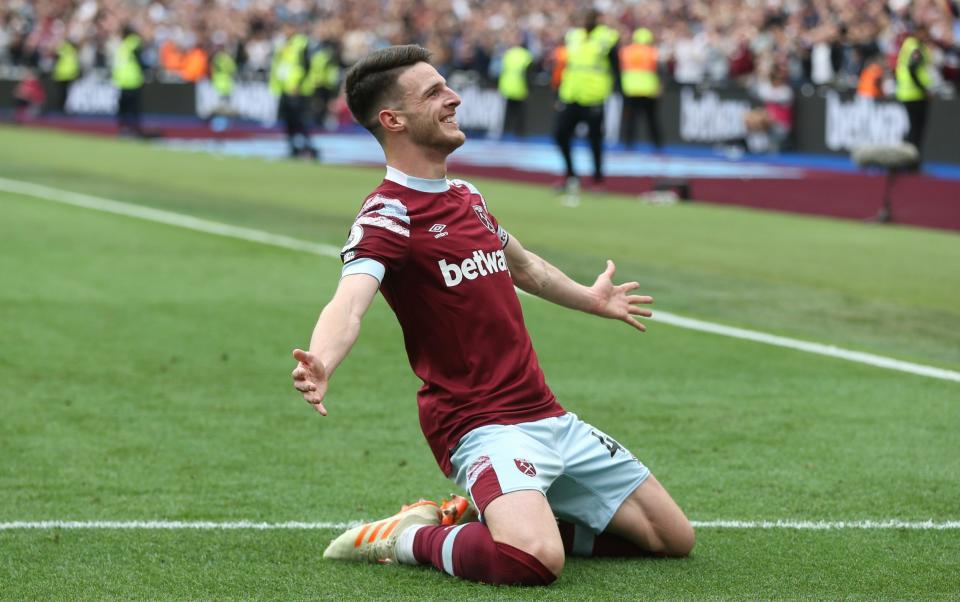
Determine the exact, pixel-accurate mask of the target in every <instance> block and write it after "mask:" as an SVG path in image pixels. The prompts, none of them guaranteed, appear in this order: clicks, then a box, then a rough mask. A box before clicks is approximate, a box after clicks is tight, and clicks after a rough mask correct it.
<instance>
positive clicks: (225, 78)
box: [210, 50, 237, 96]
mask: <svg viewBox="0 0 960 602" xmlns="http://www.w3.org/2000/svg"><path fill="white" fill-rule="evenodd" d="M212 63H213V64H212V65H211V69H210V83H212V84H213V89H214V90H216V91H217V94H219V95H220V96H230V93H231V92H233V76H234V75H236V73H237V63H236V62H235V61H234V60H233V57H232V56H230V55H229V54H228V53H226V52H224V51H223V50H221V51H220V52H218V53H216V54H215V55H213V61H212Z"/></svg>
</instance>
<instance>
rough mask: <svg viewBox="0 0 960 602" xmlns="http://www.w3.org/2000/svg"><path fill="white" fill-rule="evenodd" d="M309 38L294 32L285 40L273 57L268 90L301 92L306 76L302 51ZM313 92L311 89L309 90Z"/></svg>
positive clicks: (276, 92)
mask: <svg viewBox="0 0 960 602" xmlns="http://www.w3.org/2000/svg"><path fill="white" fill-rule="evenodd" d="M309 44H310V40H308V39H307V36H305V35H303V34H300V33H298V34H296V35H294V36H292V37H291V38H290V39H289V40H287V42H286V44H284V45H283V48H281V49H280V51H279V52H277V53H276V55H274V57H273V66H272V67H271V69H270V91H271V92H273V93H274V94H276V95H278V96H279V95H280V94H302V93H303V89H302V86H303V84H304V83H305V82H304V80H306V78H307V70H306V69H305V68H304V66H303V53H304V51H305V50H306V49H307V46H308V45H309ZM310 94H313V90H310Z"/></svg>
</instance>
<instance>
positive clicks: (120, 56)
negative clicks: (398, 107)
mask: <svg viewBox="0 0 960 602" xmlns="http://www.w3.org/2000/svg"><path fill="white" fill-rule="evenodd" d="M140 45H141V40H140V36H139V35H137V32H136V31H135V30H134V29H133V27H131V26H130V25H125V26H124V28H123V39H122V40H121V42H120V44H119V45H118V46H117V49H116V51H115V52H114V54H113V85H114V86H116V87H117V88H119V89H120V98H119V99H118V101H117V127H118V129H119V131H120V134H133V135H136V136H142V135H143V128H142V127H141V125H140V118H141V109H140V104H141V94H140V92H141V89H142V88H143V80H144V76H143V59H142V57H141V56H140Z"/></svg>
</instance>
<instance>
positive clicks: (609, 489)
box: [451, 412, 650, 533]
mask: <svg viewBox="0 0 960 602" xmlns="http://www.w3.org/2000/svg"><path fill="white" fill-rule="evenodd" d="M451 462H452V464H453V474H452V475H451V476H452V478H453V479H454V480H455V481H456V483H457V485H459V486H460V487H462V488H463V489H465V490H467V491H468V492H469V493H470V497H471V498H472V499H473V503H474V504H475V505H476V506H477V508H478V509H479V510H480V512H481V514H482V513H483V511H484V510H485V509H486V507H487V504H489V503H490V502H491V501H493V500H494V499H496V498H497V497H499V496H501V495H503V494H505V493H510V492H511V491H522V490H527V489H535V490H537V491H540V492H541V493H543V494H544V495H545V496H546V497H547V501H548V502H549V504H550V507H551V508H552V509H553V513H554V515H555V516H556V517H557V518H561V519H564V520H566V521H568V522H572V523H574V524H578V525H580V526H581V527H587V528H589V529H590V530H591V531H593V532H594V533H600V532H602V531H603V530H604V529H606V527H607V525H608V524H609V523H610V519H612V518H613V515H614V513H616V511H617V509H619V508H620V505H621V504H623V502H624V500H626V499H627V497H628V496H629V495H630V494H631V493H632V492H633V491H634V490H635V489H636V488H637V487H639V486H640V484H641V483H643V482H644V481H645V480H646V478H647V477H648V476H649V475H650V470H649V469H647V467H646V466H644V465H643V464H642V463H641V462H640V461H639V460H637V458H636V456H634V455H633V454H631V453H630V452H629V451H627V449H626V448H624V447H623V446H622V445H620V444H619V443H617V442H616V441H615V440H614V439H613V438H611V437H609V436H608V435H606V434H605V433H604V432H603V431H601V430H599V429H597V428H594V427H592V426H590V425H589V424H587V423H586V422H584V421H582V420H580V419H579V418H578V417H577V415H576V414H573V413H570V412H568V413H566V414H564V415H563V416H557V417H554V418H544V419H543V420H537V421H534V422H525V423H522V424H512V425H488V426H481V427H479V428H476V429H473V430H472V431H470V432H469V433H467V434H466V435H464V437H463V438H462V439H460V443H459V444H458V445H457V447H456V449H455V450H454V452H453V455H452V456H451Z"/></svg>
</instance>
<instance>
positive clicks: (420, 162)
mask: <svg viewBox="0 0 960 602" xmlns="http://www.w3.org/2000/svg"><path fill="white" fill-rule="evenodd" d="M384 154H385V155H386V157H387V165H389V166H390V167H393V168H394V169H399V170H400V171H402V172H403V173H405V174H406V175H408V176H413V177H415V178H423V179H426V180H439V179H442V178H446V177H447V155H446V154H441V153H438V152H436V151H433V152H431V151H424V150H423V149H420V148H417V149H409V148H405V149H397V150H392V151H387V150H385V151H384Z"/></svg>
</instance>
